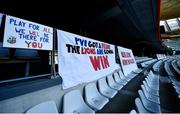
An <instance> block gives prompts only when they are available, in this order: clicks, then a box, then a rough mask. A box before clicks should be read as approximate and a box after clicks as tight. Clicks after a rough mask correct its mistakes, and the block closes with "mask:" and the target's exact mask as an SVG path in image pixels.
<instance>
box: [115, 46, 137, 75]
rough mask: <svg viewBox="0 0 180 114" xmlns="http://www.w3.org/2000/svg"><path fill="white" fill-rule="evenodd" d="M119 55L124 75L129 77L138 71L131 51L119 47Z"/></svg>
mask: <svg viewBox="0 0 180 114" xmlns="http://www.w3.org/2000/svg"><path fill="white" fill-rule="evenodd" d="M118 53H119V57H120V61H121V67H122V70H123V73H124V75H128V74H129V73H131V72H132V71H134V70H136V69H138V67H137V64H136V61H135V58H134V55H133V53H132V50H131V49H127V48H123V47H119V46H118Z"/></svg>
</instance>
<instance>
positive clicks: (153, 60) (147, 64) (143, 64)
mask: <svg viewBox="0 0 180 114" xmlns="http://www.w3.org/2000/svg"><path fill="white" fill-rule="evenodd" d="M155 61H157V59H152V60H149V61H145V62H143V63H141V67H142V68H147V67H148V66H149V65H150V64H152V63H154V62H155Z"/></svg>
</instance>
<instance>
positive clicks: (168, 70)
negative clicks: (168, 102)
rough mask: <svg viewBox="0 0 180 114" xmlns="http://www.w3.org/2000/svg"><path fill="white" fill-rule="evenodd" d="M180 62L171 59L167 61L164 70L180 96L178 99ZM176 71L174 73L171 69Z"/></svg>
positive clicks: (179, 92)
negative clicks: (179, 64)
mask: <svg viewBox="0 0 180 114" xmlns="http://www.w3.org/2000/svg"><path fill="white" fill-rule="evenodd" d="M178 61H179V59H172V58H170V59H169V60H167V61H166V62H165V63H164V69H165V71H166V73H167V74H168V77H169V79H170V80H171V82H172V85H173V87H174V89H175V91H176V93H177V95H178V98H180V81H179V79H180V77H179V76H180V75H179V72H180V69H179V66H178V64H177V63H178ZM171 66H172V68H173V69H174V71H175V72H176V73H173V70H171V68H170V67H171Z"/></svg>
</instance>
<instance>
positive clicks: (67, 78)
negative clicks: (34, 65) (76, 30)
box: [57, 30, 119, 89]
mask: <svg viewBox="0 0 180 114" xmlns="http://www.w3.org/2000/svg"><path fill="white" fill-rule="evenodd" d="M57 33H58V56H59V57H58V58H59V74H60V76H61V77H62V78H63V88H64V89H66V88H69V87H73V86H75V85H78V84H82V83H85V82H90V81H94V80H97V79H99V78H102V77H104V76H107V75H108V74H110V73H112V72H113V71H114V70H116V69H119V65H118V64H116V62H115V46H114V45H111V44H108V43H104V42H100V41H97V40H93V39H89V38H86V37H83V36H80V35H76V34H72V33H68V32H65V31H61V30H58V31H57Z"/></svg>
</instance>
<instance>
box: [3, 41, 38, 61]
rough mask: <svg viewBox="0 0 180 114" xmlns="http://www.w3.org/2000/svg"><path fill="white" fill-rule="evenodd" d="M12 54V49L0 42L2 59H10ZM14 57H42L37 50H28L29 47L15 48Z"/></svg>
mask: <svg viewBox="0 0 180 114" xmlns="http://www.w3.org/2000/svg"><path fill="white" fill-rule="evenodd" d="M10 56H11V55H10V49H9V48H5V47H3V44H2V43H1V42H0V59H9V58H10ZM14 57H15V58H31V59H39V58H40V56H39V54H38V52H37V50H27V49H15V53H14Z"/></svg>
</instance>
